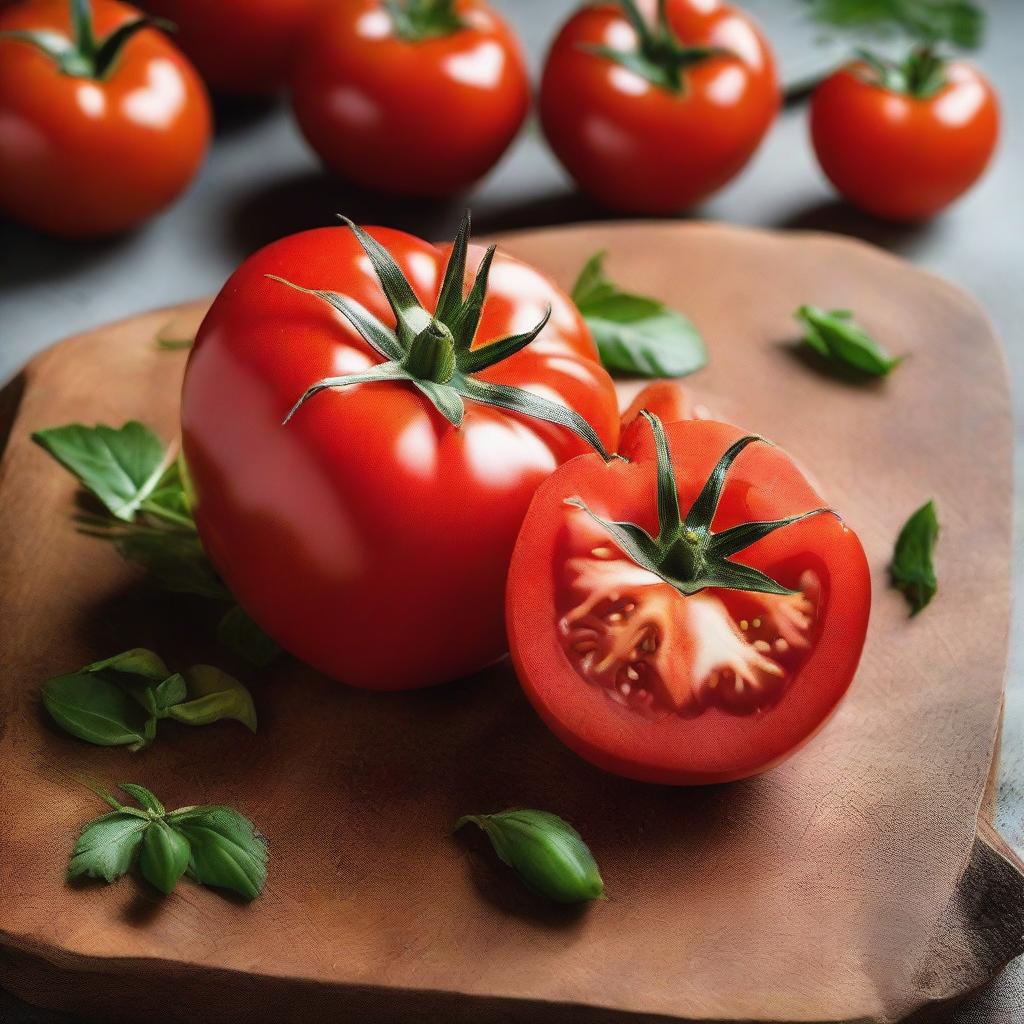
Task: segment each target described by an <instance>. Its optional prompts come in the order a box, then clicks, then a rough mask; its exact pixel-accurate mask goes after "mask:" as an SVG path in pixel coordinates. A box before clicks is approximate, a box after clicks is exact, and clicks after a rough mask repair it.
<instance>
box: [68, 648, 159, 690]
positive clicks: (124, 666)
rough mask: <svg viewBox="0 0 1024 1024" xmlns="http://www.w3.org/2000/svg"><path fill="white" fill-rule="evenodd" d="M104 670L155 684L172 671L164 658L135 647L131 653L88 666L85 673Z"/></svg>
mask: <svg viewBox="0 0 1024 1024" xmlns="http://www.w3.org/2000/svg"><path fill="white" fill-rule="evenodd" d="M104 669H111V670H113V671H114V672H124V673H127V674H128V675H133V676H142V678H143V679H149V680H152V681H153V682H159V681H160V680H161V679H166V678H167V677H168V676H169V675H170V674H171V670H170V669H169V668H168V667H167V666H166V665H165V664H164V660H163V658H161V657H160V655H159V654H154V653H153V651H149V650H146V648H145V647H133V648H132V649H131V650H130V651H124V652H122V653H121V654H115V655H114V656H113V657H112V658H104V659H103V661H94V662H93V663H92V664H91V665H86V666H85V668H83V669H82V671H83V672H102V671H103V670H104Z"/></svg>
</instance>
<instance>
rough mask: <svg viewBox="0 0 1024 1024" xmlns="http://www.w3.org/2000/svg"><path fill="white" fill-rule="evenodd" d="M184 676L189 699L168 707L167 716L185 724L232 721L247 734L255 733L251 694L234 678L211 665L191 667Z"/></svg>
mask: <svg viewBox="0 0 1024 1024" xmlns="http://www.w3.org/2000/svg"><path fill="white" fill-rule="evenodd" d="M187 675H188V690H189V694H190V696H191V697H192V698H193V699H192V700H189V701H187V702H185V703H184V704H176V705H174V707H171V708H168V710H167V714H168V716H169V717H171V718H173V719H174V720H175V721H176V722H184V723H185V724H186V725H209V724H210V723H211V722H219V721H220V720H221V719H222V718H232V719H234V720H235V721H236V722H241V723H242V724H243V725H244V726H245V727H246V728H247V729H249V730H250V731H251V732H255V731H256V708H255V706H254V705H253V702H252V695H251V694H250V693H249V691H248V690H247V689H246V688H245V687H244V686H243V685H242V684H241V683H240V682H239V681H238V680H237V679H235V678H234V676H229V675H228V674H227V672H222V671H221V670H220V669H219V668H214V667H213V666H212V665H193V666H192V668H190V669H189V670H188V673H187Z"/></svg>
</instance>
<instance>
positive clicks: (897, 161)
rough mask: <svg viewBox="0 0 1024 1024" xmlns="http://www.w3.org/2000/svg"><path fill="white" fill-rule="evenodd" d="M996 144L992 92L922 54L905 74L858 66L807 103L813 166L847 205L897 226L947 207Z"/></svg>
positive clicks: (958, 67)
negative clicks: (818, 167) (815, 164)
mask: <svg viewBox="0 0 1024 1024" xmlns="http://www.w3.org/2000/svg"><path fill="white" fill-rule="evenodd" d="M998 136H999V110H998V105H997V101H996V97H995V93H994V92H993V90H992V87H991V85H989V83H988V81H987V80H986V79H985V77H984V76H983V75H981V74H980V73H979V72H978V71H976V70H975V69H974V68H973V67H971V66H970V65H968V64H965V63H963V62H961V61H951V62H944V61H941V60H937V59H936V58H934V57H933V56H932V55H930V54H929V53H927V52H923V53H922V52H920V51H919V52H917V53H915V54H912V55H911V57H910V59H909V60H908V61H907V62H906V63H905V64H904V65H902V66H895V65H887V64H884V63H882V62H874V63H867V62H865V61H857V62H855V63H853V64H850V65H849V66H848V67H845V68H842V69H840V70H839V71H837V72H835V74H833V75H831V76H830V77H829V78H827V79H826V80H825V81H824V82H823V83H822V84H821V85H820V86H819V87H818V88H817V89H816V90H815V93H814V96H813V97H812V99H811V138H812V139H813V141H814V150H815V152H816V153H817V155H818V162H819V163H820V164H821V168H822V170H823V171H824V172H825V174H827V175H828V177H829V180H830V181H831V182H832V184H833V185H835V187H836V188H837V189H838V190H839V191H840V192H841V193H842V194H843V195H844V196H845V197H846V198H847V199H849V200H850V202H852V203H854V204H855V205H857V206H859V207H861V208H862V209H864V210H867V211H868V212H869V213H874V214H876V215H877V216H880V217H886V218H889V219H891V220H898V221H920V220H924V219H926V218H928V217H931V216H932V215H933V214H935V213H938V211H939V210H941V209H943V208H944V207H946V206H948V205H949V204H950V203H951V202H953V200H954V199H956V198H957V197H958V196H959V195H961V194H962V193H963V192H965V191H966V190H967V189H969V188H970V187H971V185H973V184H974V182H975V181H977V179H978V178H979V177H980V176H981V174H982V172H983V171H984V170H985V168H986V167H987V166H988V162H989V159H990V158H991V156H992V153H993V151H994V150H995V146H996V140H997V139H998Z"/></svg>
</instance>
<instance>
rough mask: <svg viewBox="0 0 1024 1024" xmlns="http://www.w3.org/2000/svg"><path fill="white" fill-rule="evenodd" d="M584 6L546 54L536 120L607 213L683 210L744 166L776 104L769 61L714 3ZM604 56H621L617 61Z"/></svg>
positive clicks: (737, 19) (755, 37) (755, 32)
mask: <svg viewBox="0 0 1024 1024" xmlns="http://www.w3.org/2000/svg"><path fill="white" fill-rule="evenodd" d="M641 6H642V11H638V10H637V9H636V8H634V7H633V5H632V2H631V0H626V2H624V3H621V4H615V3H598V4H592V5H590V6H587V7H584V8H582V9H581V10H580V11H578V12H577V13H576V14H574V15H573V16H572V18H570V19H569V21H568V23H567V24H566V25H565V26H564V27H563V28H562V30H561V32H560V33H559V35H558V38H557V39H556V40H555V43H554V45H553V46H552V48H551V52H550V53H549V54H548V58H547V62H546V64H545V67H544V76H543V80H542V82H541V90H540V115H541V121H542V123H543V126H544V132H545V134H546V135H547V138H548V142H549V143H550V144H551V148H552V149H553V150H554V151H555V153H556V155H557V156H558V158H559V159H560V160H561V161H562V163H563V164H564V165H565V168H566V170H567V171H568V172H569V173H570V174H571V175H572V176H573V178H575V179H576V181H577V183H578V184H579V186H580V187H581V188H582V189H583V190H584V191H585V192H588V193H589V194H590V195H591V196H593V197H594V198H595V199H597V200H598V201H599V202H600V203H602V204H604V205H605V206H607V207H609V208H610V209H613V210H622V211H625V212H627V213H648V214H664V213H675V212H677V211H678V210H681V209H684V208H686V207H689V206H693V205H694V204H695V203H698V202H700V201H701V200H702V199H704V198H705V197H706V196H708V195H710V194H711V193H712V192H714V191H715V190H716V189H719V188H721V187H722V186H723V185H724V184H725V183H726V182H727V181H729V180H730V179H731V178H733V177H734V176H735V175H736V174H737V173H738V172H739V171H740V170H741V168H742V167H743V166H744V165H745V164H746V163H747V161H748V160H749V159H750V157H751V156H752V155H753V153H754V151H755V150H756V149H757V147H758V145H759V143H760V142H761V139H762V138H763V137H764V135H765V133H766V132H767V131H768V128H769V127H770V125H771V123H772V121H773V120H774V118H775V115H776V113H777V111H778V108H779V102H780V95H779V87H778V83H777V81H776V76H775V64H774V60H773V58H772V54H771V51H770V49H769V47H768V44H767V42H766V41H765V38H764V36H763V35H762V34H761V32H760V30H759V29H758V28H757V26H756V25H755V24H754V22H753V21H752V20H751V19H750V18H749V17H748V16H747V15H746V14H744V13H742V12H740V11H738V10H735V9H733V8H732V7H729V6H726V5H724V4H721V3H719V2H718V0H667V3H666V4H665V5H664V19H665V20H664V21H661V20H659V22H658V23H657V24H652V22H651V21H650V19H649V18H648V20H645V19H644V17H643V15H644V14H646V15H648V16H650V15H652V14H653V7H654V4H653V2H647V3H643V0H641ZM609 53H615V54H619V57H618V59H615V58H613V57H612V56H609Z"/></svg>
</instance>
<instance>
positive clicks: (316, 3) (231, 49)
mask: <svg viewBox="0 0 1024 1024" xmlns="http://www.w3.org/2000/svg"><path fill="white" fill-rule="evenodd" d="M327 2H329V0H327ZM324 4H325V0H141V2H140V4H139V6H140V7H142V8H144V9H145V10H147V11H149V12H150V13H152V14H155V15H157V16H159V17H162V18H166V19H167V20H168V21H171V22H173V23H174V25H175V26H176V30H175V33H174V39H175V41H176V42H177V43H178V45H179V46H180V47H181V48H182V50H184V51H185V53H186V54H188V56H189V58H190V59H191V60H192V62H193V63H194V64H195V66H196V68H198V70H199V73H200V74H201V75H202V76H203V78H204V79H205V80H206V81H207V83H208V84H209V85H210V87H211V88H212V89H216V90H218V91H222V92H227V93H236V94H240V95H241V94H244V95H261V94H268V93H272V92H275V91H276V90H277V89H280V88H281V87H282V86H283V85H284V83H285V81H286V79H287V77H288V74H289V73H290V71H291V68H292V65H293V64H294V62H295V61H296V60H297V59H298V57H299V55H300V54H301V52H302V46H303V43H304V41H305V36H306V33H307V32H308V30H309V26H310V25H311V24H312V22H313V21H314V19H315V17H316V15H317V14H318V12H319V10H320V9H321V8H322V7H323V6H324Z"/></svg>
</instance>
